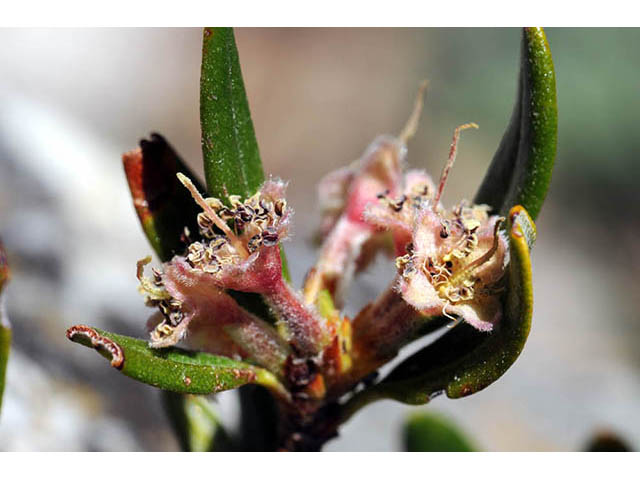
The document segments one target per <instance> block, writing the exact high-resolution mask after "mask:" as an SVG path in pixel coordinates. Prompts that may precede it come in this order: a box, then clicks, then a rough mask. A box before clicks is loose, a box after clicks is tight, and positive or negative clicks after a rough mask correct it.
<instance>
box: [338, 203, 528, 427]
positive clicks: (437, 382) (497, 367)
mask: <svg viewBox="0 0 640 480" xmlns="http://www.w3.org/2000/svg"><path fill="white" fill-rule="evenodd" d="M534 239H535V226H534V224H533V222H532V220H531V219H530V217H529V216H528V215H527V212H526V211H525V210H524V209H523V208H522V207H520V206H516V207H514V208H513V209H512V210H511V212H510V215H509V244H510V255H511V261H510V264H509V270H508V287H507V292H506V294H505V297H504V299H503V302H504V303H503V305H504V316H503V319H502V320H501V322H500V324H499V325H498V326H497V327H496V328H495V329H494V331H493V332H491V333H484V332H479V331H477V330H475V329H474V328H473V327H471V326H470V325H467V324H465V323H463V324H460V325H458V326H457V327H455V328H454V329H453V330H451V331H450V332H448V333H446V334H444V335H443V336H442V337H440V338H439V339H438V340H436V341H435V342H433V343H431V344H430V345H428V346H426V347H425V348H423V349H422V350H420V351H419V352H417V353H415V354H414V355H412V356H410V357H409V358H407V359H406V360H405V361H403V362H402V363H400V365H398V366H397V367H396V368H395V369H394V370H392V371H391V373H390V374H389V375H388V376H387V377H386V378H385V379H384V380H383V381H381V382H380V383H379V384H377V385H375V386H373V387H371V388H370V389H368V390H364V391H363V392H362V393H361V394H358V395H356V396H355V397H354V398H353V399H352V400H351V401H350V402H349V403H347V405H346V406H345V416H346V417H347V418H348V416H350V415H351V414H353V413H354V412H355V411H356V410H358V409H359V408H361V407H362V406H364V405H366V404H367V403H370V402H372V401H375V400H378V399H382V398H392V399H395V400H398V401H400V402H404V403H409V404H414V405H418V404H423V403H427V402H428V401H429V400H430V399H431V398H432V397H434V396H436V395H437V394H439V393H442V392H445V393H446V394H447V396H448V397H450V398H459V397H464V396H467V395H471V394H473V393H476V392H478V391H480V390H482V389H484V388H486V387H488V386H489V385H491V384H492V383H493V382H495V381H496V380H497V379H498V378H500V377H501V376H502V375H503V374H504V373H505V372H506V371H507V370H508V369H509V367H511V365H512V364H513V363H514V362H515V361H516V359H517V358H518V356H519V355H520V353H521V352H522V349H523V348H524V344H525V342H526V340H527V337H528V335H529V330H530V329H531V316H532V311H533V288H532V283H531V262H530V257H529V254H530V250H529V245H530V244H533V241H534Z"/></svg>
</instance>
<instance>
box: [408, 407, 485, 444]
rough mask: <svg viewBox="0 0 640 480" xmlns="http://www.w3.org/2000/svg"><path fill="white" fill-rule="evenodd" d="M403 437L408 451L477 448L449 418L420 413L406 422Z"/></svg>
mask: <svg viewBox="0 0 640 480" xmlns="http://www.w3.org/2000/svg"><path fill="white" fill-rule="evenodd" d="M402 437H403V442H404V447H405V450H406V451H407V452H473V451H475V448H474V447H473V444H472V442H471V441H469V439H468V438H467V437H466V436H465V435H464V434H463V433H462V432H461V431H460V429H459V428H458V427H457V426H456V425H455V424H454V423H453V422H451V421H450V420H448V419H447V418H445V417H443V416H441V415H437V414H433V413H418V414H415V415H412V416H411V417H409V419H408V420H407V422H406V423H405V424H404V427H403V431H402Z"/></svg>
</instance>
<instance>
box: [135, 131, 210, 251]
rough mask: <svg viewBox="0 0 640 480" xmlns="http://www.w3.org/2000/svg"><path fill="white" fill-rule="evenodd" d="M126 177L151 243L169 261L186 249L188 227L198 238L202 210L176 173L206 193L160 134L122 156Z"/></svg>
mask: <svg viewBox="0 0 640 480" xmlns="http://www.w3.org/2000/svg"><path fill="white" fill-rule="evenodd" d="M122 162H123V164H124V170H125V174H126V176H127V181H128V183H129V189H130V190H131V196H132V197H133V204H134V206H135V208H136V213H137V214H138V218H139V219H140V223H141V224H142V228H143V230H144V233H145V235H146V236H147V239H148V240H149V243H150V244H151V246H152V247H153V249H154V250H155V252H156V253H157V254H158V257H160V260H162V261H163V262H166V261H167V260H170V259H171V257H173V256H174V255H176V254H181V253H182V252H183V251H184V249H185V248H186V244H185V242H184V240H183V234H184V228H185V227H187V228H188V229H189V232H190V234H191V236H192V238H193V239H194V240H195V239H197V236H198V225H197V223H196V216H197V215H198V213H199V212H200V209H199V208H198V206H197V205H196V203H195V202H194V201H193V199H192V198H191V195H190V194H189V192H188V190H187V189H186V188H184V186H183V185H182V184H181V183H180V181H179V180H178V178H177V177H176V173H178V172H181V173H183V174H185V175H187V176H188V177H189V178H190V179H191V180H192V181H193V182H194V184H195V185H196V187H197V188H198V189H199V190H200V191H201V192H204V187H203V186H202V185H201V184H200V182H199V181H198V179H197V177H196V175H195V174H194V173H193V172H191V170H190V169H189V168H188V167H187V165H186V164H185V163H184V162H183V161H182V159H180V157H179V156H178V155H177V154H176V152H175V151H174V150H173V148H172V147H171V145H169V144H168V143H167V141H166V140H165V139H164V138H163V137H162V136H160V135H158V134H152V135H151V140H141V141H140V148H137V149H135V150H132V151H130V152H128V153H125V154H124V155H123V156H122Z"/></svg>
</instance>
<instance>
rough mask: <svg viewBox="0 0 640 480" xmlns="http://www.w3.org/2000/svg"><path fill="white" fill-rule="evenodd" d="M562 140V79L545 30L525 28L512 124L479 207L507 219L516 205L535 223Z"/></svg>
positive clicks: (478, 198) (479, 198)
mask: <svg viewBox="0 0 640 480" xmlns="http://www.w3.org/2000/svg"><path fill="white" fill-rule="evenodd" d="M557 137H558V107H557V101H556V76H555V72H554V68H553V60H552V58H551V50H550V49H549V44H548V42H547V37H546V35H545V33H544V30H543V29H542V28H525V29H524V30H523V32H522V46H521V53H520V76H519V79H518V93H517V97H516V102H515V106H514V109H513V113H512V115H511V120H510V122H509V125H508V127H507V130H506V131H505V133H504V136H503V138H502V141H501V142H500V145H499V146H498V150H497V151H496V153H495V155H494V157H493V161H492V162H491V165H490V166H489V170H488V171H487V173H486V176H485V178H484V180H483V182H482V184H481V185H480V188H479V190H478V193H477V194H476V198H475V203H485V204H488V205H490V206H491V207H493V212H494V213H497V214H501V215H505V214H506V213H507V212H508V211H509V209H510V208H511V207H512V206H514V205H522V206H523V207H524V208H526V209H527V211H528V212H529V214H530V215H531V217H532V218H533V219H534V220H535V219H536V218H537V216H538V213H539V212H540V208H541V207H542V203H543V202H544V199H545V196H546V194H547V190H548V188H549V183H550V182H551V172H552V170H553V164H554V161H555V157H556V144H557Z"/></svg>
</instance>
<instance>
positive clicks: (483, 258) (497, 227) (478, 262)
mask: <svg viewBox="0 0 640 480" xmlns="http://www.w3.org/2000/svg"><path fill="white" fill-rule="evenodd" d="M502 222H504V217H499V218H498V219H497V220H496V224H495V226H494V228H493V245H491V248H490V249H489V250H487V253H485V254H484V255H482V256H481V257H479V258H476V259H475V260H474V261H473V262H471V263H470V264H469V265H467V267H466V268H465V270H468V269H473V268H477V267H479V266H480V265H482V264H483V263H486V262H488V261H489V260H491V257H493V254H494V253H496V251H497V250H498V244H499V243H500V238H499V234H498V231H499V230H500V225H501V224H502Z"/></svg>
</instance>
